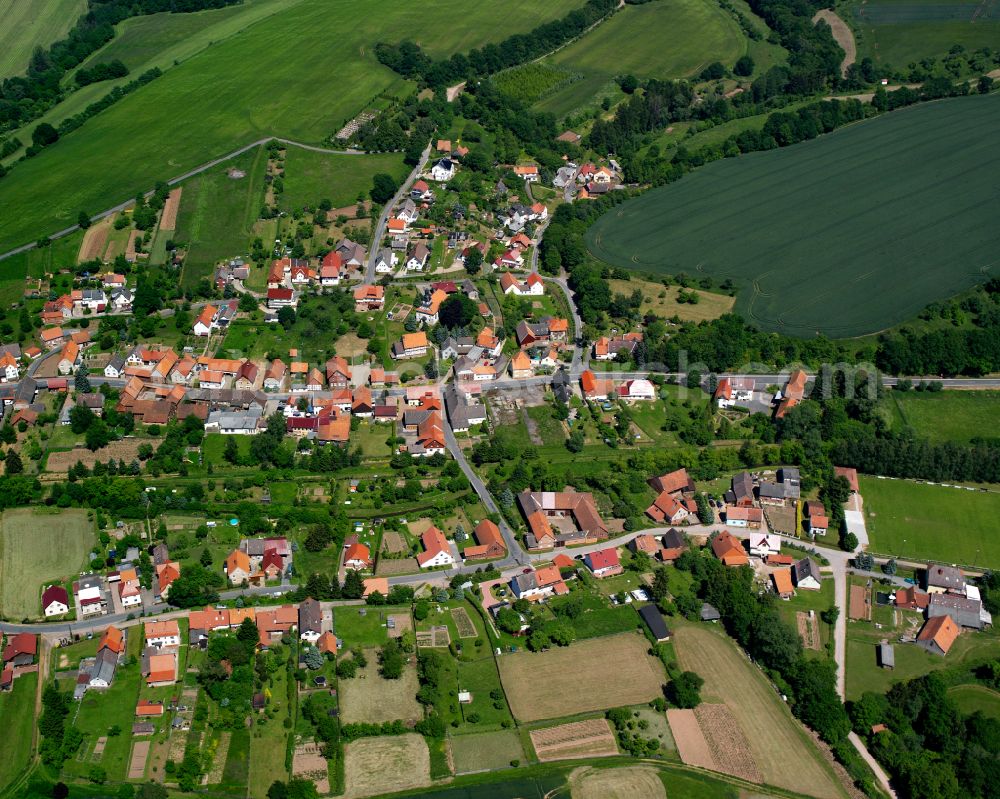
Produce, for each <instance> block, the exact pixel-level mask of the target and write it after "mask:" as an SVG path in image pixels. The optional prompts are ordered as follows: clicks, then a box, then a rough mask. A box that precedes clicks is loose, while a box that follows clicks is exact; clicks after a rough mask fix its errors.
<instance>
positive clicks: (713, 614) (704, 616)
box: [701, 602, 722, 621]
mask: <svg viewBox="0 0 1000 799" xmlns="http://www.w3.org/2000/svg"><path fill="white" fill-rule="evenodd" d="M721 618H722V615H721V614H720V613H719V611H718V610H716V609H715V607H714V606H713V605H709V604H708V603H707V602H705V603H704V604H702V606H701V620H702V621H718V620H719V619H721Z"/></svg>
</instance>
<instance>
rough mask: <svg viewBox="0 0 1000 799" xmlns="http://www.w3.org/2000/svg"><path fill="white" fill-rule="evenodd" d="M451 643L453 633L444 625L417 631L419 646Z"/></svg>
mask: <svg viewBox="0 0 1000 799" xmlns="http://www.w3.org/2000/svg"><path fill="white" fill-rule="evenodd" d="M450 643H451V634H450V633H449V632H448V628H447V627H445V626H444V625H436V626H434V627H431V628H430V629H429V630H420V631H419V632H418V633H417V646H422V647H446V646H448V644H450Z"/></svg>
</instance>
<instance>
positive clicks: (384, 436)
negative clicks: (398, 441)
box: [351, 422, 392, 458]
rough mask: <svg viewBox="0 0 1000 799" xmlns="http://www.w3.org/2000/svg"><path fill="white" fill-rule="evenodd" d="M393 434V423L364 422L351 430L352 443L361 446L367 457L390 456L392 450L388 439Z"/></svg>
mask: <svg viewBox="0 0 1000 799" xmlns="http://www.w3.org/2000/svg"><path fill="white" fill-rule="evenodd" d="M390 435H392V425H386V424H375V423H374V422H362V423H361V426H360V427H359V428H358V429H357V430H354V431H352V432H351V444H352V445H353V446H358V447H361V454H362V455H363V456H364V457H366V458H388V457H389V456H390V455H392V450H391V449H390V448H389V445H388V444H386V441H388V440H389V436H390Z"/></svg>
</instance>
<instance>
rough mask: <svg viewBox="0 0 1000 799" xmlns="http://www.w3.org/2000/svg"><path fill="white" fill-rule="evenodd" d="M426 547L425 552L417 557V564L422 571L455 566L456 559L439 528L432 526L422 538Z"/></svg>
mask: <svg viewBox="0 0 1000 799" xmlns="http://www.w3.org/2000/svg"><path fill="white" fill-rule="evenodd" d="M420 540H421V542H422V543H423V545H424V551H423V552H421V553H420V554H418V555H417V564H418V565H419V566H420V568H421V569H432V568H434V567H436V566H454V565H455V557H454V556H453V555H452V554H451V547H449V546H448V540H447V539H446V538H445V537H444V533H442V532H441V531H440V530H439V529H438V528H437V527H434V526H433V525H431V526H430V527H429V528H427V530H426V531H425V532H424V534H423V535H422V536H420Z"/></svg>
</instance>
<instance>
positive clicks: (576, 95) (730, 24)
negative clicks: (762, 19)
mask: <svg viewBox="0 0 1000 799" xmlns="http://www.w3.org/2000/svg"><path fill="white" fill-rule="evenodd" d="M746 42H747V40H746V37H745V36H744V35H743V32H742V31H741V30H740V27H739V25H738V24H737V23H736V20H735V19H733V17H731V16H730V15H729V14H727V13H726V12H725V11H723V10H722V8H720V7H719V6H718V5H717V4H715V3H712V2H709V0H675V1H674V2H670V3H646V4H645V5H636V6H632V5H626V6H625V7H624V8H622V9H621V10H620V11H618V12H617V13H615V15H614V16H612V17H611V19H609V20H606V21H605V22H602V23H601V24H599V25H598V26H597V27H596V28H594V30H592V31H590V32H589V33H587V34H586V35H584V36H581V37H580V38H579V39H577V40H576V41H575V42H573V43H572V44H570V45H569V46H567V47H564V48H563V49H562V50H560V51H559V52H557V53H555V54H554V55H552V56H550V57H549V58H546V59H544V60H543V61H542V64H545V65H550V66H552V67H555V68H558V69H562V70H565V71H567V72H569V73H572V74H575V75H577V76H579V77H578V78H577V79H576V80H574V81H572V82H568V83H567V84H566V86H565V87H563V88H559V89H557V90H555V91H553V92H552V93H551V94H550V95H548V96H546V97H545V98H544V99H542V100H541V101H540V102H539V103H538V107H539V108H540V109H541V110H543V111H552V112H553V113H556V114H564V113H567V112H569V111H572V110H574V109H575V108H576V107H578V106H579V105H580V104H581V103H583V102H585V101H586V100H587V99H588V98H590V97H592V96H593V95H594V94H595V93H596V92H597V91H598V90H599V89H600V88H601V87H602V86H603V85H604V84H605V83H607V82H608V81H611V80H613V79H614V77H615V76H616V75H629V74H631V75H635V76H636V77H637V78H670V77H683V76H686V75H691V74H694V73H696V72H698V71H700V70H702V69H704V68H705V67H706V66H707V65H708V64H710V63H711V62H713V61H721V62H722V63H723V64H726V65H727V66H732V64H733V62H735V61H736V59H737V58H739V57H740V56H741V55H743V54H744V53H745V52H746V46H747V45H746Z"/></svg>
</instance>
